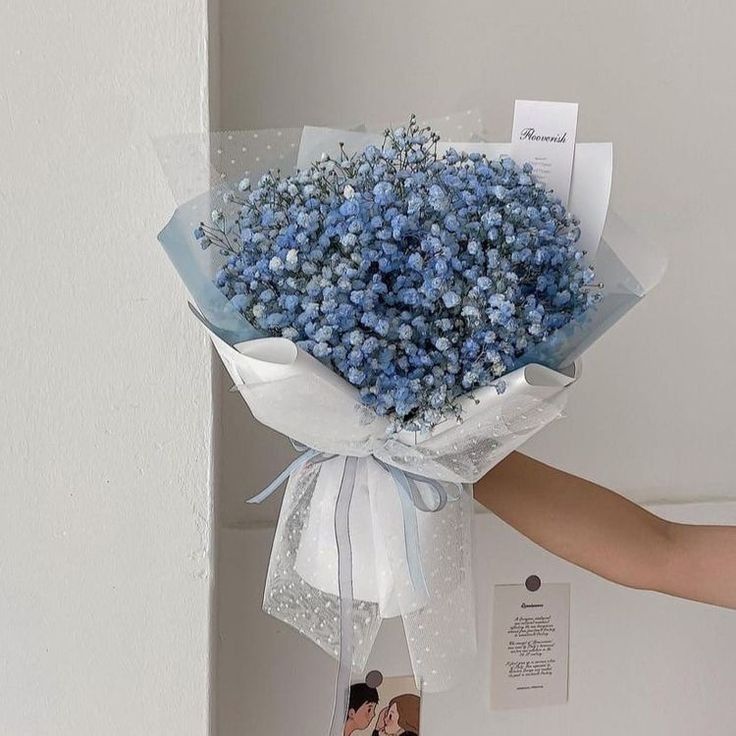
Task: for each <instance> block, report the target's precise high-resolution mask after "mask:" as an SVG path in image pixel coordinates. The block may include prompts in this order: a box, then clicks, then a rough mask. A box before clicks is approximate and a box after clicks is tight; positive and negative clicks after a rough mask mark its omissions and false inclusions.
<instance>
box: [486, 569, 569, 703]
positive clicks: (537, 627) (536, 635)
mask: <svg viewBox="0 0 736 736" xmlns="http://www.w3.org/2000/svg"><path fill="white" fill-rule="evenodd" d="M537 580H538V579H537ZM569 632H570V585H569V583H546V584H544V585H541V586H540V587H539V588H538V589H537V590H529V589H528V588H527V587H526V586H525V585H496V586H495V587H494V594H493V620H492V637H491V707H492V708H493V709H495V710H501V709H508V708H531V707H535V706H543V705H559V704H561V703H566V702H567V684H568V649H569V646H568V643H569Z"/></svg>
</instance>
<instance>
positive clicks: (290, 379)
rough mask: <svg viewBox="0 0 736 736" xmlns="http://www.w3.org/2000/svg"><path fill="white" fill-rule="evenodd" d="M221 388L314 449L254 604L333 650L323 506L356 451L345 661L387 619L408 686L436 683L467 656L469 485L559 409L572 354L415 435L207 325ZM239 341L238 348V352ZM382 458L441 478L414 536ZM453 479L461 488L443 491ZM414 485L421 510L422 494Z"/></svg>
mask: <svg viewBox="0 0 736 736" xmlns="http://www.w3.org/2000/svg"><path fill="white" fill-rule="evenodd" d="M211 337H212V339H213V342H214V345H215V347H216V349H217V350H218V352H219V354H220V356H221V358H222V360H223V362H224V364H225V366H226V368H227V370H228V372H229V374H230V377H231V378H232V380H233V382H234V384H235V387H236V388H237V389H238V391H239V392H240V393H241V395H242V396H243V398H244V399H245V400H246V402H247V403H248V405H249V407H250V408H251V411H252V412H253V414H254V416H255V417H256V418H257V419H258V420H259V421H261V422H262V423H264V424H266V425H267V426H269V427H271V428H272V429H275V430H277V431H279V432H281V433H283V434H286V435H287V436H289V437H291V438H292V439H293V440H295V441H296V442H298V443H300V444H302V445H304V446H307V447H311V448H315V449H316V450H319V451H320V452H321V453H323V454H324V455H323V459H321V460H319V461H318V462H314V463H312V464H307V465H305V466H304V467H303V468H302V469H301V470H300V471H298V472H294V473H292V475H291V476H290V478H289V481H288V484H287V487H286V493H285V497H284V501H283V505H282V509H281V513H280V516H279V522H278V526H277V529H276V535H275V538H274V542H273V549H272V553H271V561H270V565H269V571H268V576H267V581H266V592H265V596H264V610H265V611H266V612H267V613H269V614H271V615H273V616H275V617H276V618H278V619H280V620H282V621H284V622H285V623H288V624H290V625H291V626H293V627H295V628H296V629H297V630H298V631H300V632H301V633H302V634H304V635H305V636H307V637H309V638H310V639H311V640H312V641H313V642H314V643H315V644H317V645H318V646H320V647H321V648H322V649H324V650H325V651H326V652H328V653H330V654H332V655H333V656H337V654H338V650H339V644H340V637H339V627H340V619H339V596H340V594H341V591H340V587H339V581H338V550H337V544H336V539H335V527H334V517H335V506H336V501H337V494H338V489H339V488H340V481H341V478H342V474H343V468H344V464H345V461H346V458H347V457H348V456H353V457H358V458H359V460H358V465H357V471H356V480H355V485H354V491H353V497H352V504H351V507H350V529H349V531H350V543H351V547H352V580H353V594H352V597H353V604H354V605H353V614H354V619H353V627H354V649H353V662H352V664H353V667H354V669H355V670H356V671H362V670H363V669H364V667H365V665H366V661H367V658H368V655H369V653H370V651H371V648H372V645H373V641H374V639H375V636H376V634H377V632H378V628H379V626H380V622H381V620H382V619H384V618H390V617H394V616H401V617H402V619H403V624H404V627H405V630H406V635H407V643H408V647H409V653H410V656H411V660H412V666H413V670H414V674H415V677H416V679H417V682H418V683H420V684H421V686H422V687H423V688H424V689H425V690H427V691H432V690H443V689H445V688H448V687H450V685H451V684H452V682H454V681H455V679H456V678H457V677H458V676H459V675H460V674H461V673H462V671H463V669H464V668H465V667H467V666H468V664H469V663H470V661H471V659H472V657H473V655H474V653H475V620H474V606H473V599H474V596H473V589H472V570H471V563H470V560H471V547H470V537H471V531H470V530H471V525H472V524H471V522H472V503H473V502H472V488H471V484H472V483H474V482H475V481H477V480H478V479H479V478H481V477H482V476H483V475H484V474H485V473H486V472H487V471H488V470H489V469H490V468H491V467H493V466H494V465H495V464H496V463H498V462H500V460H501V459H502V458H504V457H505V456H506V455H508V454H509V453H510V452H511V451H513V450H514V449H516V448H517V447H518V446H519V445H521V444H522V443H523V442H524V441H525V440H526V439H528V438H529V437H530V436H531V435H532V434H534V433H536V432H538V431H539V430H540V429H542V428H543V427H544V426H546V425H547V424H548V423H549V422H551V421H552V420H554V419H556V418H557V417H559V416H560V415H561V413H562V411H563V408H564V405H565V401H566V398H567V391H568V387H569V386H570V385H571V384H572V382H573V381H574V380H575V378H576V377H577V376H578V375H579V374H580V363H576V364H574V365H573V366H572V368H571V370H570V371H569V372H568V373H559V372H557V371H552V370H550V369H547V368H544V367H542V366H525V367H523V368H520V369H518V370H517V371H514V372H513V373H511V374H509V375H508V376H506V378H505V381H506V390H505V391H504V393H502V394H500V395H499V394H498V393H497V392H496V390H495V389H494V388H492V387H489V388H487V389H483V390H480V391H477V392H475V394H474V395H473V397H472V398H471V397H468V398H466V399H464V412H463V415H464V419H463V421H461V422H456V421H449V420H448V421H447V422H445V423H443V424H441V425H438V426H437V427H436V428H435V429H434V430H433V431H432V432H429V433H426V434H425V435H423V436H420V435H415V434H413V433H403V434H401V435H398V436H391V437H387V436H386V421H385V419H382V418H381V417H378V416H377V415H376V414H375V413H374V412H372V411H368V410H366V409H365V407H363V406H362V405H361V404H360V402H359V396H358V393H357V391H356V390H355V389H354V388H353V387H352V386H350V385H349V384H347V382H345V381H343V380H342V379H340V378H338V377H336V376H335V375H334V374H333V373H332V372H331V371H329V369H327V368H326V367H325V366H324V365H322V364H321V363H320V362H319V361H316V360H315V359H314V358H311V356H309V355H307V354H306V353H304V352H303V351H301V350H300V349H294V350H293V351H290V350H288V346H287V345H285V344H284V343H285V341H284V342H281V341H280V339H279V338H265V339H260V340H253V341H250V342H247V343H244V344H239V345H238V348H239V349H236V348H235V347H232V346H229V345H228V344H227V343H225V342H224V341H223V340H221V339H220V338H218V337H217V336H216V335H214V334H212V335H211ZM240 350H242V351H244V352H240ZM388 467H393V468H398V469H401V470H403V471H405V472H407V473H410V474H412V475H414V476H421V477H424V478H432V479H435V480H438V481H443V482H444V483H445V484H446V487H447V495H448V496H450V497H451V500H450V501H449V502H448V503H447V504H446V505H445V506H444V507H443V508H442V509H441V510H439V511H423V510H421V508H412V509H411V510H410V511H409V513H413V514H414V515H415V518H416V525H417V529H418V539H417V540H416V541H413V540H412V539H410V538H408V537H407V535H406V532H405V526H404V524H405V518H404V513H406V512H405V510H404V509H402V504H401V500H400V495H399V490H398V489H397V487H396V483H395V481H394V479H393V478H392V476H391V474H390V472H389V470H388ZM453 484H458V485H459V486H460V487H461V489H462V491H461V492H459V493H455V494H453V493H452V488H451V487H452V486H453ZM417 487H418V489H419V490H420V492H421V493H422V495H423V496H424V497H426V498H427V504H426V505H427V506H428V507H431V506H432V499H433V496H434V493H435V490H434V489H433V488H432V487H430V486H429V485H428V484H427V483H423V482H422V481H418V482H417ZM412 544H418V548H419V549H418V555H419V558H420V560H421V568H422V573H423V575H424V579H425V581H426V588H420V589H417V588H416V586H415V585H414V583H413V581H412V576H411V574H410V570H409V567H408V562H407V547H408V546H411V545H412Z"/></svg>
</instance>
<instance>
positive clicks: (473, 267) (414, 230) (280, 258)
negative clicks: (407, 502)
mask: <svg viewBox="0 0 736 736" xmlns="http://www.w3.org/2000/svg"><path fill="white" fill-rule="evenodd" d="M435 140H436V139H435V136H434V134H433V133H432V132H431V131H429V130H428V129H426V128H420V127H419V125H418V124H417V123H416V120H415V119H414V118H412V120H411V121H410V124H409V126H406V127H404V128H402V129H398V130H394V131H388V134H387V139H386V143H385V144H384V145H383V146H382V147H380V148H379V147H376V146H368V147H367V148H366V149H365V150H364V151H362V152H361V153H358V154H356V155H354V156H352V157H349V158H347V159H344V160H341V161H340V162H339V165H338V163H337V162H336V161H333V160H331V159H329V158H328V157H325V158H324V159H323V160H322V161H319V162H317V163H315V164H314V165H313V166H312V167H311V168H309V169H308V170H304V171H301V172H299V173H298V174H295V175H293V176H289V177H285V178H282V177H281V176H280V175H279V174H278V173H268V174H266V175H264V176H262V177H261V178H260V179H259V181H258V183H257V184H256V185H254V186H251V183H250V181H248V180H247V179H243V180H242V181H241V183H240V184H239V185H238V187H237V189H238V192H235V193H233V194H232V195H231V196H229V197H228V199H227V201H225V204H224V207H223V209H219V208H218V209H216V210H215V211H214V212H213V213H212V217H211V220H212V225H206V224H205V223H202V224H200V226H199V227H197V228H196V229H195V230H194V237H195V239H196V240H197V241H198V242H199V244H200V245H201V247H202V248H204V249H206V248H209V247H210V246H213V247H214V248H215V249H216V251H217V252H219V253H222V254H223V255H224V256H225V261H224V263H223V265H222V267H221V268H220V270H219V271H218V272H217V274H216V276H215V278H214V283H215V285H216V286H217V288H218V289H220V290H221V291H222V292H223V294H224V295H225V296H226V298H227V299H228V300H229V302H230V305H231V306H232V307H233V308H234V309H237V310H238V311H239V312H241V313H242V314H243V315H245V317H246V318H247V319H248V320H249V321H250V322H251V323H252V324H253V325H254V326H255V327H257V328H258V329H260V330H263V331H264V332H266V333H268V334H272V335H277V336H281V337H284V338H287V339H289V340H293V341H294V342H295V343H296V344H297V345H298V346H299V347H300V348H301V349H303V350H305V351H307V352H309V353H311V354H312V355H313V356H314V357H316V358H318V359H319V360H321V361H323V362H324V363H325V364H326V365H328V366H330V367H331V368H332V369H333V370H335V371H336V372H337V373H339V374H340V375H342V376H343V377H344V378H345V379H346V380H347V381H349V382H350V383H351V384H352V385H354V386H356V387H357V388H358V389H359V393H360V397H361V401H363V403H364V404H365V405H366V406H369V407H371V408H372V409H373V410H374V411H376V412H377V413H378V414H380V415H382V416H384V415H385V416H387V417H388V418H390V419H391V420H392V427H394V428H396V429H400V428H407V429H415V430H416V429H420V430H421V429H427V428H431V427H432V426H434V425H435V424H437V423H438V422H440V421H442V420H443V419H444V418H446V417H447V416H451V415H454V414H455V413H456V406H457V404H456V402H457V399H458V398H459V397H460V396H461V395H462V394H464V393H467V392H468V391H472V390H473V389H475V388H478V387H480V386H487V385H493V386H494V387H495V388H496V391H498V392H499V393H501V392H503V391H504V390H505V382H504V381H503V380H502V379H500V377H501V376H503V375H504V374H505V373H507V372H509V371H510V370H513V369H514V367H516V366H518V365H520V364H521V363H522V361H523V358H524V355H525V353H526V352H527V351H528V350H529V349H530V348H531V347H533V346H535V345H538V344H540V343H543V342H544V341H545V340H547V339H548V338H549V337H550V335H551V334H552V333H553V332H554V331H555V330H558V329H559V328H561V327H564V326H565V325H567V324H569V323H570V322H572V321H573V320H576V319H578V318H579V317H580V316H581V315H582V314H583V312H584V311H585V310H586V309H588V308H589V307H590V306H591V305H593V304H595V303H596V302H597V301H598V300H600V298H601V295H600V294H599V293H597V290H596V289H595V288H594V286H595V284H594V279H595V274H594V272H593V269H592V268H591V267H590V266H589V265H587V263H586V262H585V259H584V258H583V254H582V252H581V251H580V250H579V249H578V248H577V247H576V242H577V240H578V239H579V237H580V229H579V223H578V221H577V220H576V219H575V218H574V217H573V216H572V215H571V214H570V213H569V212H567V211H566V209H565V208H564V207H563V206H562V204H561V203H560V201H559V200H557V199H555V198H554V197H553V196H552V195H551V194H550V193H549V192H547V191H545V189H544V188H543V187H542V186H540V185H539V184H538V183H537V182H536V180H535V178H534V175H533V170H532V167H531V165H529V164H528V163H525V164H524V165H523V166H521V167H520V166H519V165H517V163H516V162H514V161H513V159H511V158H509V157H507V156H504V157H502V158H501V159H500V160H495V161H494V160H491V159H488V158H487V156H485V155H484V154H481V153H477V152H470V153H469V154H466V153H465V152H458V151H456V150H453V149H448V150H447V151H446V153H445V154H444V155H440V156H435V154H434V143H435Z"/></svg>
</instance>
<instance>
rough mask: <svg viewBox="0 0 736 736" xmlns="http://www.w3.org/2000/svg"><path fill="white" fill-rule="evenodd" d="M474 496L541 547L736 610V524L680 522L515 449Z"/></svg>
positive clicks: (620, 578)
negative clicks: (719, 524)
mask: <svg viewBox="0 0 736 736" xmlns="http://www.w3.org/2000/svg"><path fill="white" fill-rule="evenodd" d="M475 498H476V499H477V500H478V501H479V502H480V503H481V504H483V505H484V506H485V507H486V508H488V509H489V510H490V511H492V512H493V513H495V514H496V515H497V516H499V517H500V518H501V519H503V520H504V521H505V522H506V523H508V524H509V525H511V526H512V527H514V528H515V529H516V530H517V531H519V532H520V533H521V534H523V535H524V536H526V537H528V538H529V539H531V540H532V541H533V542H535V543H536V544H538V545H539V546H540V547H543V548H544V549H546V550H548V551H549V552H552V553H553V554H555V555H557V556H558V557H562V558H563V559H565V560H568V561H569V562H572V563H573V564H575V565H578V566H579V567H583V568H585V569H586V570H590V571H591V572H593V573H595V574H597V575H600V576H601V577H604V578H606V579H608V580H611V581H613V582H615V583H619V584H620V585H625V586H628V587H630V588H639V589H642V590H654V591H658V592H660V593H666V594H668V595H673V596H677V597H680V598H688V599H690V600H694V601H700V602H703V603H711V604H713V605H717V606H724V607H726V608H734V609H736V527H734V526H704V525H696V524H680V523H677V522H671V521H667V520H665V519H662V518H660V517H659V516H656V515H655V514H652V513H650V512H649V511H647V510H646V509H643V508H642V507H641V506H638V505H637V504H635V503H633V502H631V501H629V500H628V499H626V498H624V497H623V496H621V495H619V494H617V493H615V492H613V491H611V490H609V489H607V488H604V487H603V486H600V485H598V484H596V483H592V482H591V481H588V480H585V479H583V478H579V477H577V476H575V475H571V474H570V473H565V472H564V471H561V470H557V469H556V468H553V467H551V466H549V465H545V464H544V463H541V462H539V461H537V460H534V459H533V458H530V457H527V456H526V455H522V454H521V453H518V452H514V453H511V455H509V456H508V457H507V458H505V459H504V460H502V461H501V462H500V463H499V464H498V465H496V466H495V467H494V468H492V469H491V470H490V471H489V472H488V473H487V474H486V475H485V476H484V477H483V478H481V480H480V481H478V483H476V485H475Z"/></svg>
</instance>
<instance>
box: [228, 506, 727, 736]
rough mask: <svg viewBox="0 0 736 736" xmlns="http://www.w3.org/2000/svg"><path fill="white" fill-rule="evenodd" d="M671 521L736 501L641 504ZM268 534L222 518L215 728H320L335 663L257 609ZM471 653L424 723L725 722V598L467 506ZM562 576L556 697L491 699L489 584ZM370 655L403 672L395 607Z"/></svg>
mask: <svg viewBox="0 0 736 736" xmlns="http://www.w3.org/2000/svg"><path fill="white" fill-rule="evenodd" d="M649 508H650V510H651V511H653V512H654V513H657V514H659V515H660V516H663V517H665V518H670V519H672V520H675V521H686V522H691V523H714V522H717V523H721V524H736V503H728V504H723V503H720V504H706V503H703V504H688V505H678V506H671V505H670V506H651V507H649ZM272 536H273V534H272V532H271V531H267V530H256V529H251V530H246V529H228V530H226V531H224V532H223V534H222V538H221V540H220V544H221V566H220V590H221V593H220V601H221V606H220V614H219V638H220V642H221V654H220V666H219V668H218V679H217V681H216V683H215V684H216V687H217V689H218V710H219V723H220V730H219V731H218V736H241V735H242V734H268V735H269V736H277V735H278V736H281V735H282V734H284V736H286V734H294V735H295V736H296V734H299V735H300V736H301V735H302V734H303V735H304V736H307V735H309V736H311V734H320V733H325V732H326V729H327V725H328V724H329V717H330V714H331V710H330V709H331V704H332V698H333V695H334V678H335V673H336V664H335V662H334V660H332V659H330V658H329V657H328V656H327V655H326V654H324V653H323V652H322V651H321V650H319V649H317V647H316V646H315V645H313V644H312V643H311V642H309V641H307V640H306V639H305V638H304V637H302V636H300V635H299V634H298V633H297V632H295V631H294V630H292V629H291V628H289V627H287V626H285V625H284V624H282V623H280V622H278V621H276V620H275V619H272V618H270V617H268V616H266V615H265V614H263V613H262V612H261V610H260V603H261V593H262V587H263V570H264V569H265V565H266V564H267V562H268V552H269V547H270V542H271V538H272ZM474 547H475V548H474V556H473V565H474V578H475V585H476V595H477V601H478V602H477V609H476V615H477V631H478V658H477V662H476V665H475V666H474V667H473V668H471V669H470V670H469V671H468V672H467V673H466V678H465V681H464V682H463V683H462V684H461V685H459V686H458V687H457V688H456V689H455V690H453V691H452V692H448V693H441V694H432V695H425V698H424V703H423V711H422V736H446V735H447V734H468V735H469V736H470V735H472V736H476V735H478V736H480V735H485V734H492V735H495V734H503V736H526V735H527V734H530V733H538V734H543V736H591V734H595V736H622V734H626V735H627V736H628V735H629V734H630V735H631V736H643V735H644V734H656V735H657V736H659V735H660V734H667V736H691V734H705V733H709V734H716V735H717V736H729V735H730V734H732V733H733V732H734V725H733V724H734V723H736V699H734V697H733V693H734V690H735V689H736V671H735V670H734V668H733V667H732V666H731V664H730V654H729V653H730V652H732V651H733V646H734V643H735V642H736V633H734V632H735V631H736V611H732V610H726V609H723V608H718V607H716V606H707V605H702V604H699V603H694V602H692V601H685V600H680V599H676V598H671V597H669V596H666V595H662V594H659V593H654V592H650V591H637V590H631V589H628V588H624V587H622V586H619V585H614V584H612V583H609V582H607V581H605V580H603V579H602V578H599V577H598V576H596V575H593V574H592V573H589V572H586V571H583V570H581V569H580V568H577V567H575V566H574V565H571V564H569V563H568V562H565V561H564V560H561V559H559V558H557V557H555V556H554V555H551V554H550V553H549V552H547V551H546V550H544V549H542V548H541V547H538V546H537V545H535V544H533V543H531V542H529V541H528V540H527V539H525V538H524V537H523V536H521V535H520V534H519V533H518V532H516V531H515V530H514V529H512V528H511V527H510V526H508V525H507V524H505V523H504V522H502V521H500V520H499V519H498V518H497V517H495V516H493V515H491V514H486V513H484V514H478V515H476V518H475V538H474ZM532 573H534V574H536V575H539V577H540V578H541V580H542V581H543V582H545V581H546V582H556V583H564V582H569V583H570V585H571V588H570V591H571V592H570V600H571V612H570V622H571V624H570V678H569V701H568V703H566V704H564V705H556V706H548V707H544V708H528V709H520V710H508V711H492V710H490V682H489V672H490V631H491V613H490V611H491V605H490V602H491V590H492V586H493V585H494V584H506V583H517V584H520V583H523V581H524V580H525V579H526V577H527V576H528V575H530V574H532ZM368 667H369V669H370V668H377V669H381V670H382V671H383V672H384V674H387V675H407V674H410V673H411V669H410V664H409V656H408V653H407V649H406V644H405V640H404V636H403V630H402V628H401V625H400V623H399V621H398V619H391V620H389V621H387V622H384V624H383V627H382V629H381V632H380V633H379V637H378V641H377V643H376V646H375V649H374V651H373V654H372V655H371V660H370V662H369V664H368Z"/></svg>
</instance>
